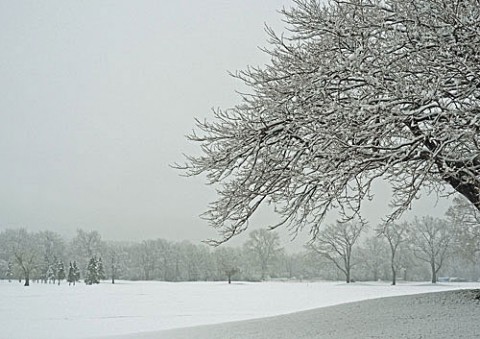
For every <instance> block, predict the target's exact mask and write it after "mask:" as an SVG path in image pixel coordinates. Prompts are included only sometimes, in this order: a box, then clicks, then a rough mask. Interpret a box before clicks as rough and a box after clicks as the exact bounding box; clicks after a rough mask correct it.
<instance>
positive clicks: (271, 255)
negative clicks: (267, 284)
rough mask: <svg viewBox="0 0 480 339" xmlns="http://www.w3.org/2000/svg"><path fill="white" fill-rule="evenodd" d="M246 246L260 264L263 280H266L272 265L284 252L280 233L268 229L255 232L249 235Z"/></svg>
mask: <svg viewBox="0 0 480 339" xmlns="http://www.w3.org/2000/svg"><path fill="white" fill-rule="evenodd" d="M244 246H245V249H247V250H248V251H250V252H251V253H252V254H253V255H254V257H255V259H256V260H257V262H258V263H259V265H260V272H261V279H262V280H265V278H266V276H267V273H268V269H269V266H270V264H271V263H272V261H273V260H274V259H275V257H276V256H277V255H278V254H279V253H280V252H281V251H282V248H281V247H280V238H279V236H278V233H276V232H274V231H268V230H266V229H259V230H254V231H252V232H250V233H249V235H248V240H247V241H246V242H245V245H244Z"/></svg>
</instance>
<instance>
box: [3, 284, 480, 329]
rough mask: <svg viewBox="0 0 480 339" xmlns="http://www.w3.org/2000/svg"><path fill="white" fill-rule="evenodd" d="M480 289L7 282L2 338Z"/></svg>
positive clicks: (184, 323)
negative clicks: (28, 283) (25, 284)
mask: <svg viewBox="0 0 480 339" xmlns="http://www.w3.org/2000/svg"><path fill="white" fill-rule="evenodd" d="M479 287H480V284H478V283H441V284H429V283H400V284H399V285H397V286H391V285H390V284H389V283H387V282H371V283H358V282H357V283H352V284H345V283H341V282H261V283H247V282H237V283H232V284H231V285H228V284H227V283H225V282H181V283H168V282H129V281H119V282H116V284H115V285H112V284H109V283H107V282H103V283H101V284H99V285H94V286H86V285H84V284H77V285H76V286H68V284H62V285H60V286H58V285H53V284H37V283H32V284H31V286H30V287H23V285H22V284H20V283H18V282H11V283H8V282H6V281H0V329H1V330H0V338H9V339H15V338H22V339H24V338H37V339H42V338H49V339H52V338H89V337H102V336H113V335H124V334H135V333H137V334H138V333H142V332H155V331H162V330H166V329H173V328H183V327H193V326H199V325H207V324H218V323H225V322H232V321H240V320H246V319H255V318H264V317H272V316H277V315H282V314H288V313H293V312H299V311H304V310H310V309H315V308H320V307H326V306H332V305H338V304H343V303H349V302H353V301H361V300H367V299H375V298H383V297H389V296H400V295H411V294H419V293H427V292H438V291H448V290H457V289H471V288H479Z"/></svg>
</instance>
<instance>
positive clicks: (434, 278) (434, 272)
mask: <svg viewBox="0 0 480 339" xmlns="http://www.w3.org/2000/svg"><path fill="white" fill-rule="evenodd" d="M431 266H432V284H436V283H437V271H436V269H435V262H432V263H431Z"/></svg>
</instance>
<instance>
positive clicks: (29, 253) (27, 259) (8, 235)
mask: <svg viewBox="0 0 480 339" xmlns="http://www.w3.org/2000/svg"><path fill="white" fill-rule="evenodd" d="M0 243H1V244H0V245H1V246H2V247H4V250H5V251H6V252H7V253H8V255H9V256H10V257H11V258H12V260H13V262H14V263H15V264H16V265H17V266H18V268H19V269H20V270H21V272H22V274H23V277H24V278H25V284H24V285H25V286H29V285H30V278H31V275H32V274H33V273H34V270H35V269H36V268H37V267H38V266H39V264H40V259H41V248H40V246H39V244H38V241H36V237H35V234H33V233H29V232H28V231H27V230H26V229H24V228H21V229H16V230H13V229H7V230H5V231H3V232H2V233H1V234H0Z"/></svg>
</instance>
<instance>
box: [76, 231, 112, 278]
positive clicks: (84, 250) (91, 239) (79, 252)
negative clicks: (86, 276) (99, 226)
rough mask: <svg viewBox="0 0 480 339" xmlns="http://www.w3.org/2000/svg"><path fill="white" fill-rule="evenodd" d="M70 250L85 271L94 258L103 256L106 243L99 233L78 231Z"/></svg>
mask: <svg viewBox="0 0 480 339" xmlns="http://www.w3.org/2000/svg"><path fill="white" fill-rule="evenodd" d="M70 249H71V251H72V253H71V255H72V258H75V259H76V261H77V263H78V266H79V268H80V269H81V270H84V269H85V268H86V267H87V265H88V263H89V261H90V259H91V258H92V257H100V256H102V254H103V250H104V243H103V241H102V237H101V236H100V233H98V232H97V231H84V230H82V229H78V230H77V234H76V235H75V237H74V238H73V239H72V241H71V245H70ZM82 273H83V272H82Z"/></svg>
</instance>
